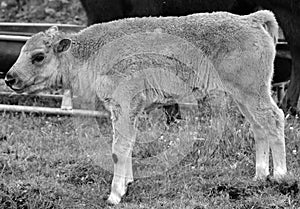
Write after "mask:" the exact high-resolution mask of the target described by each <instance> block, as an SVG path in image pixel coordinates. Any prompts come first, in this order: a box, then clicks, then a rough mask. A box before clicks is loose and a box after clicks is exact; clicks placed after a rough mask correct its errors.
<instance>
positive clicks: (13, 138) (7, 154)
mask: <svg viewBox="0 0 300 209" xmlns="http://www.w3.org/2000/svg"><path fill="white" fill-rule="evenodd" d="M31 102H32V103H34V104H38V103H39V101H36V100H34V101H31ZM2 103H3V101H2ZM24 103H26V101H24ZM223 103H224V102H223ZM211 104H215V102H214V101H203V102H202V103H201V104H200V110H201V111H196V110H195V108H189V109H185V110H183V111H182V114H183V116H184V120H182V121H179V122H178V124H173V125H172V126H170V127H168V126H166V125H165V124H164V114H162V112H161V110H156V111H154V112H152V113H151V114H150V115H149V116H147V117H141V118H140V120H139V125H138V128H139V134H138V139H137V143H136V145H135V148H134V153H133V156H134V175H135V177H136V180H135V182H133V183H132V184H131V185H130V186H129V189H128V192H127V194H126V195H125V197H124V198H123V199H122V202H121V203H120V204H119V205H118V206H109V205H106V203H105V199H106V198H107V196H108V195H109V192H110V182H111V180H112V172H111V171H112V160H111V157H110V149H109V147H110V144H111V138H110V137H109V136H107V135H105V136H104V135H101V134H100V132H99V130H98V127H97V125H96V122H95V120H94V119H87V118H72V117H56V116H46V115H33V114H22V113H1V115H0V124H1V126H0V144H1V146H0V175H1V178H0V179H1V180H0V208H7V209H10V208H18V209H21V208H22V209H27V208H49V209H50V208H70V209H71V208H72V209H76V208H78V209H79V208H80V209H82V208H87V209H93V208H117V209H118V208H128V209H141V208H145V209H146V208H147V209H149V208H153V209H160V208H161V209H165V208H187V209H206V208H211V209H218V208H222V209H223V208H228V209H229V208H230V209H232V208H245V209H248V208H256V209H263V208H266V209H267V208H300V195H299V183H298V179H299V177H300V154H299V151H298V148H299V145H300V144H299V143H300V141H299V135H300V126H299V120H298V119H297V118H292V117H290V118H288V119H287V122H286V127H285V132H286V144H287V162H288V169H289V171H290V172H291V173H292V175H290V177H289V178H287V179H286V180H285V181H283V182H279V183H278V182H275V181H273V180H272V179H271V178H270V179H267V180H266V181H260V182H256V181H253V180H252V178H253V176H254V170H255V165H254V140H253V136H252V133H251V131H250V129H249V124H248V123H247V122H246V121H245V120H244V118H243V117H242V116H241V115H240V113H239V112H238V111H237V108H236V107H235V106H234V105H233V104H232V103H231V102H230V101H229V102H227V103H226V104H225V105H224V104H223V106H219V105H216V104H215V105H211ZM39 105H40V104H39ZM53 105H56V103H55V102H54V103H53Z"/></svg>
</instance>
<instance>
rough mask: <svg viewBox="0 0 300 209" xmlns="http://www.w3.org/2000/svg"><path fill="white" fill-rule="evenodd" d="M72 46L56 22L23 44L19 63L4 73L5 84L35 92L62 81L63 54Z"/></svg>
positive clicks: (15, 89) (20, 90) (57, 84)
mask: <svg viewBox="0 0 300 209" xmlns="http://www.w3.org/2000/svg"><path fill="white" fill-rule="evenodd" d="M70 46H71V40H70V39H68V38H63V33H61V32H59V31H58V28H57V27H56V26H53V27H51V28H49V29H48V30H47V31H45V32H40V33H37V34H35V35H33V36H32V37H31V38H30V39H29V40H28V41H27V42H26V43H25V45H24V46H23V47H22V49H21V52H20V55H19V57H18V59H17V61H16V63H15V64H14V65H13V66H12V67H11V69H10V70H9V71H8V72H7V74H6V76H5V82H6V84H7V85H8V86H9V87H10V88H11V89H13V90H14V91H16V92H19V93H22V92H27V93H35V92H38V91H43V90H46V89H51V87H58V86H59V85H60V84H59V83H61V82H62V72H61V71H62V69H60V66H61V57H62V56H63V54H64V53H65V52H66V51H68V49H69V48H70Z"/></svg>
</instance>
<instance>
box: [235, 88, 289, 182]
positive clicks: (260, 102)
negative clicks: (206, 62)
mask: <svg viewBox="0 0 300 209" xmlns="http://www.w3.org/2000/svg"><path fill="white" fill-rule="evenodd" d="M262 95H263V94H260V95H255V96H253V95H251V96H243V99H242V100H238V101H237V104H238V106H239V108H240V110H241V112H242V113H243V114H244V115H245V117H246V118H247V119H248V120H249V121H250V123H251V126H252V129H253V133H254V138H255V148H256V174H255V178H256V179H265V178H266V177H267V176H268V175H269V149H270V148H271V150H272V157H273V165H274V178H275V179H280V178H282V177H283V176H284V175H286V173H287V169H286V153H285V140H284V114H283V112H282V111H281V110H280V109H279V108H278V107H277V105H276V104H275V102H274V101H273V99H272V98H271V96H269V94H267V93H266V94H265V95H266V96H262ZM242 101H243V102H242Z"/></svg>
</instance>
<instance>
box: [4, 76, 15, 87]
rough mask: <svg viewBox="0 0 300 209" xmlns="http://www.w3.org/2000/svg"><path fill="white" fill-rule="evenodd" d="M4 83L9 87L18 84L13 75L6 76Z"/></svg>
mask: <svg viewBox="0 0 300 209" xmlns="http://www.w3.org/2000/svg"><path fill="white" fill-rule="evenodd" d="M4 81H5V83H6V85H8V86H12V85H14V84H16V83H17V79H16V77H14V76H12V75H11V74H6V76H5V79H4Z"/></svg>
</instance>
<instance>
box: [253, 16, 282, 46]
mask: <svg viewBox="0 0 300 209" xmlns="http://www.w3.org/2000/svg"><path fill="white" fill-rule="evenodd" d="M249 16H250V18H251V19H252V20H253V21H255V22H258V23H260V24H261V25H262V26H263V27H264V28H265V30H266V31H267V32H268V33H269V34H270V36H271V37H272V38H273V40H274V43H275V44H276V43H277V40H278V28H279V27H278V23H277V21H276V18H275V15H274V13H273V12H271V11H269V10H260V11H257V12H255V13H252V14H250V15H249Z"/></svg>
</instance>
